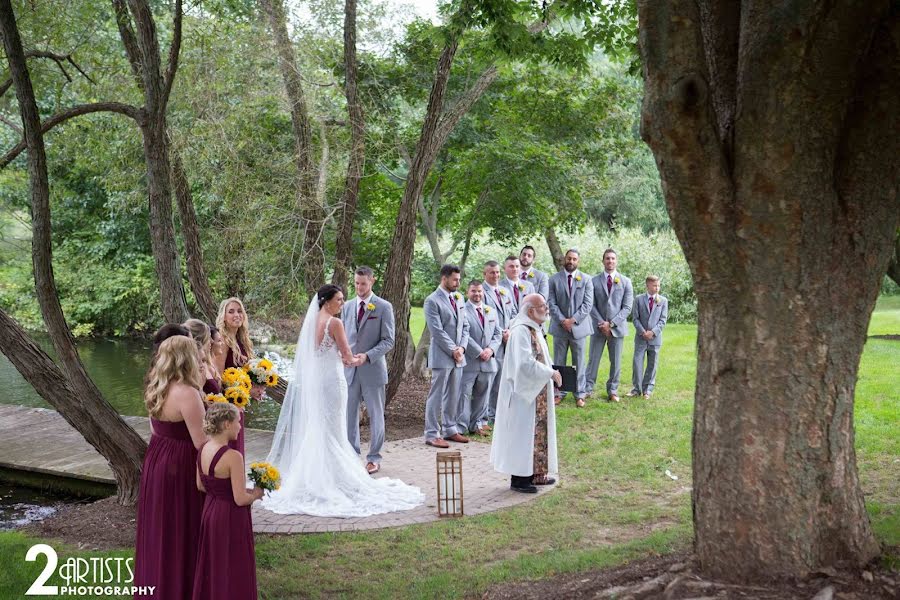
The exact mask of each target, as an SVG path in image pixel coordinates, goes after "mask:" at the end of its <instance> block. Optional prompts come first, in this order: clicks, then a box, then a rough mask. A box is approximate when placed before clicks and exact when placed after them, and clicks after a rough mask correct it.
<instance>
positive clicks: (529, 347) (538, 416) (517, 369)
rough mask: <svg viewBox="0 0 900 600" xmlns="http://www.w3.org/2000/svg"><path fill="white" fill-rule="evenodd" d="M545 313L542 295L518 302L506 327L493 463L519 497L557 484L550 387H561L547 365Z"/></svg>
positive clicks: (546, 314)
mask: <svg viewBox="0 0 900 600" xmlns="http://www.w3.org/2000/svg"><path fill="white" fill-rule="evenodd" d="M549 315H550V311H549V308H548V306H547V301H546V300H545V299H544V297H543V296H541V295H540V294H534V293H533V294H528V295H527V296H525V297H524V298H523V299H522V304H521V306H520V309H519V314H518V315H517V316H516V318H515V319H513V320H512V322H511V323H510V327H509V340H508V341H507V345H506V356H505V357H504V359H503V369H502V371H501V372H502V380H501V382H500V390H499V392H498V394H497V414H496V420H495V422H494V438H493V442H492V443H491V464H492V465H493V467H494V469H495V470H496V471H498V472H500V473H506V474H507V475H511V476H512V481H511V483H510V488H511V489H513V490H514V491H517V492H523V493H532V494H533V493H535V492H537V487H536V486H538V485H551V484H553V483H555V482H556V480H555V479H553V478H552V477H550V473H558V466H557V459H556V413H555V410H554V406H553V384H554V383H556V384H557V385H562V376H561V375H560V373H559V371H556V370H554V369H553V367H552V366H551V365H552V363H551V361H550V350H549V348H548V347H547V342H546V341H545V340H544V336H543V331H542V329H541V326H542V325H543V324H544V323H545V322H546V321H547V319H548V318H549Z"/></svg>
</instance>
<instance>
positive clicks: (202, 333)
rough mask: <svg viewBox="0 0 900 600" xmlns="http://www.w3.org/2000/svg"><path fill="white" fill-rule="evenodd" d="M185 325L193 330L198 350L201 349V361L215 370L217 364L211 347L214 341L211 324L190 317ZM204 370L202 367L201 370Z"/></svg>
mask: <svg viewBox="0 0 900 600" xmlns="http://www.w3.org/2000/svg"><path fill="white" fill-rule="evenodd" d="M183 325H184V326H185V327H187V330H188V331H190V332H191V337H192V338H194V342H196V344H197V350H199V351H200V363H201V364H202V365H205V366H208V367H210V368H212V370H213V371H215V366H214V365H213V362H212V350H211V347H210V344H211V343H212V334H211V332H210V330H209V325H207V324H206V323H204V322H203V321H201V320H200V319H188V320H187V321H185V322H184V323H183ZM202 370H203V369H201V371H202Z"/></svg>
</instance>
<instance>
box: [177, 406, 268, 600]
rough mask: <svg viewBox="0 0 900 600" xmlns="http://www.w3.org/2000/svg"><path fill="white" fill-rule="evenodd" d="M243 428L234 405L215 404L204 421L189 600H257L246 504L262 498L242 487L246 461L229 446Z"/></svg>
mask: <svg viewBox="0 0 900 600" xmlns="http://www.w3.org/2000/svg"><path fill="white" fill-rule="evenodd" d="M240 429H241V423H240V419H239V415H238V409H237V408H236V407H235V406H234V405H233V404H222V403H220V404H214V405H213V406H211V407H210V408H209V411H207V413H206V417H205V418H204V420H203V431H204V433H206V435H207V436H208V437H209V442H207V443H206V445H204V446H203V447H202V448H201V449H200V453H199V455H198V456H197V475H196V478H197V488H199V489H200V490H201V491H203V492H206V501H205V503H204V504H203V519H202V522H201V525H200V547H199V550H198V553H197V567H196V569H195V571H196V573H197V576H196V578H195V579H194V594H193V596H192V598H193V600H205V599H209V600H218V599H220V598H229V599H231V600H247V599H252V600H255V599H256V554H255V551H254V544H253V523H252V521H251V517H250V505H251V504H253V502H254V501H256V500H259V499H260V498H262V496H263V490H262V489H259V488H254V489H250V490H248V489H245V488H244V483H245V475H244V473H245V472H246V468H245V467H244V457H243V456H241V455H240V454H239V453H238V452H237V451H236V450H232V449H231V448H229V447H228V442H230V441H233V440H235V439H236V438H237V436H238V433H239V432H240Z"/></svg>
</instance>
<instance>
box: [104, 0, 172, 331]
mask: <svg viewBox="0 0 900 600" xmlns="http://www.w3.org/2000/svg"><path fill="white" fill-rule="evenodd" d="M112 3H113V7H114V9H115V12H116V21H117V24H118V27H119V34H120V36H121V38H122V43H123V44H124V46H125V51H126V54H127V56H128V60H129V62H130V63H131V66H132V71H133V73H134V76H135V79H136V80H137V83H138V86H139V87H140V88H141V91H142V92H143V95H144V111H145V113H146V121H144V122H143V123H141V134H142V137H143V145H144V162H145V163H146V165H147V196H148V203H149V207H150V244H151V248H152V250H153V258H154V261H155V264H156V274H157V277H158V278H159V288H160V300H161V303H162V310H163V316H165V318H166V320H167V321H169V322H171V323H181V322H183V321H185V320H186V319H188V318H190V313H189V312H188V309H187V299H186V298H185V295H184V286H183V285H182V279H181V264H180V261H179V259H178V248H177V246H176V244H175V225H174V223H173V222H172V182H171V169H170V165H169V143H168V139H167V133H166V132H167V125H166V107H167V105H168V102H169V94H170V93H171V91H172V84H173V82H174V79H175V73H176V72H177V69H178V55H179V51H180V47H181V17H182V14H181V0H178V1H177V2H176V3H175V14H174V19H173V39H172V46H171V48H170V50H169V60H168V66H167V69H166V72H165V74H163V73H162V71H161V68H162V61H161V59H160V53H159V41H158V39H157V37H156V23H155V21H154V19H153V13H152V11H151V10H150V6H149V5H148V3H147V1H146V0H127V4H126V0H112ZM132 18H133V19H134V25H135V28H136V29H132V25H131V19H132ZM135 31H136V33H135Z"/></svg>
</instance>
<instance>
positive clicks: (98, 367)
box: [0, 334, 292, 429]
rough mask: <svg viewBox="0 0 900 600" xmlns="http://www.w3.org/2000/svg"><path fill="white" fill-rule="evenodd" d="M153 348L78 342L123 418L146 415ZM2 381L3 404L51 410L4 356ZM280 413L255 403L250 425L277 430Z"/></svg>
mask: <svg viewBox="0 0 900 600" xmlns="http://www.w3.org/2000/svg"><path fill="white" fill-rule="evenodd" d="M33 337H34V339H35V341H36V342H37V343H38V344H39V345H40V346H41V347H42V348H43V349H44V350H45V351H46V352H48V353H49V354H51V355H53V354H54V352H53V348H52V345H51V343H50V339H49V337H48V336H46V335H42V334H33ZM150 348H151V344H150V343H149V342H148V341H145V340H134V339H127V338H90V339H85V340H79V342H78V352H79V354H80V355H81V360H82V361H83V362H84V366H85V368H86V369H87V371H88V373H89V374H90V375H91V377H92V378H93V379H94V381H95V382H96V384H97V387H99V388H100V391H101V392H102V393H103V395H104V397H105V398H106V399H107V401H108V402H109V403H110V404H112V406H113V407H114V408H115V409H116V410H117V411H119V412H120V413H121V414H123V415H140V416H146V415H147V411H146V410H145V409H144V401H143V398H142V394H143V389H142V385H143V380H144V375H145V374H146V370H147V366H148V361H149V358H150ZM262 354H263V355H264V356H265V357H266V358H269V360H272V362H274V363H275V367H276V369H277V371H278V372H279V373H280V374H282V375H284V374H288V373H289V372H290V369H291V366H292V365H291V361H290V360H285V359H283V358H281V357H280V356H279V355H278V354H277V353H275V352H263V353H262ZM0 381H3V382H4V384H5V385H4V388H5V389H4V391H5V393H4V394H2V395H0V402H2V403H4V404H20V405H23V406H37V407H42V408H51V406H50V405H49V404H47V403H46V402H44V400H43V398H41V397H40V396H39V395H38V394H37V392H35V391H34V388H32V387H31V385H29V384H28V382H27V381H25V380H24V379H23V378H22V376H21V375H20V374H19V372H18V371H17V370H16V368H15V367H14V366H13V365H12V363H10V362H9V360H7V358H6V357H5V356H3V355H2V354H0ZM279 411H280V405H279V404H277V403H276V402H274V401H272V400H266V401H263V402H261V403H253V404H251V407H250V408H249V409H248V411H247V425H248V426H249V427H255V428H258V429H274V428H275V424H276V423H277V422H278V413H279Z"/></svg>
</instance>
